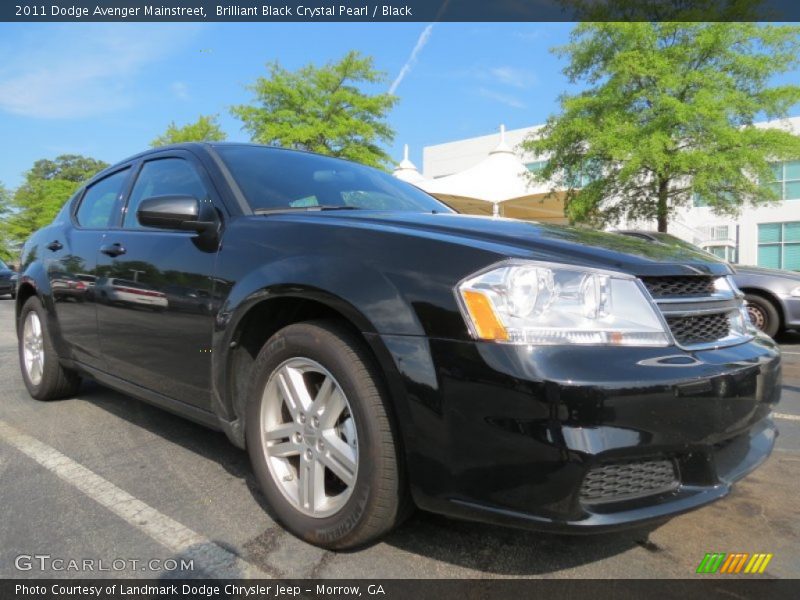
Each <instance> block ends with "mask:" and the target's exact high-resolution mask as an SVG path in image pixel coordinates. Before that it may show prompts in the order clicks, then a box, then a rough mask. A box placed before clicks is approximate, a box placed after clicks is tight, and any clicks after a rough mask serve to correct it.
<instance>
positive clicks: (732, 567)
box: [697, 552, 773, 574]
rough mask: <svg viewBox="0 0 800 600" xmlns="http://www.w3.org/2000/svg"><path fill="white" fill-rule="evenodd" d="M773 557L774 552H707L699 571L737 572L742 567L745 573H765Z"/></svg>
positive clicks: (740, 570)
mask: <svg viewBox="0 0 800 600" xmlns="http://www.w3.org/2000/svg"><path fill="white" fill-rule="evenodd" d="M772 557H773V555H772V554H766V553H757V554H752V555H751V554H749V553H747V552H734V553H731V554H727V553H725V552H707V553H706V555H705V556H704V557H703V560H701V561H700V565H699V566H698V567H697V573H717V572H719V573H726V574H736V573H741V572H742V569H744V573H753V574H755V573H763V572H764V570H765V569H766V568H767V565H768V564H769V561H771V560H772ZM745 565H746V566H745Z"/></svg>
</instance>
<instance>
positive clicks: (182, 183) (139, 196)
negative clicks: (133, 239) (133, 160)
mask: <svg viewBox="0 0 800 600" xmlns="http://www.w3.org/2000/svg"><path fill="white" fill-rule="evenodd" d="M172 195H179V196H193V197H195V198H197V199H198V200H205V199H207V198H208V191H207V190H206V186H205V185H204V184H203V180H202V179H201V178H200V175H199V173H198V172H197V171H196V170H195V168H194V166H193V165H192V164H191V163H190V162H189V161H186V160H183V159H182V158H160V159H158V160H151V161H148V162H146V163H145V164H144V166H143V167H142V171H141V172H140V173H139V177H137V178H136V183H135V184H134V186H133V190H131V196H130V199H129V200H128V208H127V210H126V211H125V221H124V222H123V225H122V226H123V227H125V228H126V229H139V228H141V227H144V226H143V225H140V224H139V220H138V219H137V218H136V211H137V210H138V209H139V205H140V204H141V203H142V200H144V199H146V198H152V197H153V196H172Z"/></svg>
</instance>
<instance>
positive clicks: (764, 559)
mask: <svg viewBox="0 0 800 600" xmlns="http://www.w3.org/2000/svg"><path fill="white" fill-rule="evenodd" d="M772 556H773V555H772V554H753V557H752V558H751V559H750V562H749V563H747V566H746V567H745V569H744V572H745V573H763V572H764V569H766V568H767V565H768V564H769V561H771V560H772Z"/></svg>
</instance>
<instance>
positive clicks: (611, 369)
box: [16, 144, 781, 548]
mask: <svg viewBox="0 0 800 600" xmlns="http://www.w3.org/2000/svg"><path fill="white" fill-rule="evenodd" d="M16 317H17V323H18V327H17V329H18V336H19V358H20V364H21V368H22V375H23V378H24V381H25V385H26V386H27V388H28V390H29V392H30V394H31V395H32V396H33V397H34V398H36V399H39V400H52V399H56V398H62V397H66V396H70V395H72V394H75V393H76V392H77V390H78V386H79V383H80V380H81V378H83V377H89V378H92V379H94V380H97V381H99V382H100V383H102V384H105V385H108V386H110V387H113V388H115V389H117V390H120V391H122V392H124V393H126V394H129V395H131V396H135V397H137V398H140V399H142V400H144V401H147V402H151V403H153V404H155V405H158V406H160V407H163V408H165V409H167V410H170V411H173V412H175V413H178V414H180V415H183V416H185V417H187V418H189V419H193V420H194V421H197V422H199V423H202V424H205V425H207V426H209V427H212V428H216V429H220V430H222V431H224V432H225V433H226V434H227V435H228V437H229V438H230V440H231V441H232V442H233V443H234V444H236V445H237V446H239V447H241V448H246V449H247V451H248V452H249V455H250V458H251V461H252V465H253V470H254V472H255V475H256V477H257V479H258V482H259V484H260V486H261V489H262V490H263V493H264V495H265V496H266V499H267V502H268V504H269V506H270V507H271V510H272V512H273V513H274V516H275V517H276V518H277V519H278V520H279V521H280V522H281V523H282V524H283V525H284V526H285V527H286V528H287V529H289V530H291V531H292V532H294V533H295V534H296V535H298V536H300V537H302V538H303V539H305V540H308V541H309V542H311V543H314V544H318V545H320V546H324V547H328V548H351V547H356V546H360V545H363V544H365V543H368V542H370V541H372V540H375V539H376V538H378V537H379V536H381V535H382V534H384V533H386V532H387V531H389V530H390V529H391V528H392V527H393V526H395V525H396V524H398V523H399V522H400V521H401V520H402V519H403V517H404V516H405V515H407V514H408V512H409V510H410V509H411V507H413V506H418V507H420V508H422V509H425V510H429V511H434V512H439V513H444V514H447V515H453V516H458V517H463V518H467V519H477V520H481V521H488V522H492V523H498V524H508V525H515V526H523V527H529V528H535V529H549V530H556V531H564V532H597V531H605V530H609V529H614V528H619V527H629V526H636V525H642V524H645V523H651V522H658V521H660V520H663V519H665V518H666V517H669V516H672V515H675V514H677V513H680V512H684V511H687V510H690V509H693V508H697V507H699V506H701V505H703V504H706V503H708V502H711V501H713V500H716V499H718V498H721V497H723V496H725V495H726V494H727V493H728V492H729V490H730V487H731V485H732V484H733V482H734V481H735V480H737V479H739V478H740V477H742V476H744V475H745V474H746V473H748V472H749V471H751V470H752V469H754V468H755V467H756V466H757V465H759V464H760V463H761V462H762V461H763V460H764V459H765V458H766V457H767V456H768V455H769V453H770V451H771V449H772V447H773V444H774V440H775V436H776V431H775V426H774V424H773V421H772V419H771V418H770V411H771V409H772V408H773V407H774V405H775V403H776V402H777V401H778V398H779V394H780V383H781V376H780V373H781V371H780V355H779V352H778V349H777V347H776V346H775V345H774V343H773V342H772V341H771V340H770V339H769V338H767V337H766V336H764V335H762V334H760V333H758V332H757V331H756V330H755V329H754V328H753V327H752V326H751V325H750V323H749V321H748V318H747V313H746V311H745V310H744V307H743V301H742V294H741V293H740V292H739V291H738V289H737V288H736V286H735V284H733V283H732V281H731V279H730V270H729V268H728V266H727V265H726V264H725V263H723V262H717V261H715V260H714V259H713V258H712V257H709V256H708V255H707V254H705V253H702V252H694V251H692V250H690V249H685V248H684V249H675V248H670V247H667V246H664V245H659V244H648V243H646V242H642V241H640V240H636V239H632V238H626V237H622V236H619V235H614V234H605V233H600V232H596V231H584V230H579V229H570V228H561V227H553V226H545V225H538V224H534V223H528V222H522V221H515V220H510V219H497V218H494V219H493V218H483V217H472V216H462V215H458V214H454V213H453V212H452V211H451V210H450V209H449V208H447V206H445V205H443V204H441V203H440V202H438V201H437V200H436V199H434V198H432V197H430V196H428V195H427V194H425V193H423V192H421V191H420V190H418V189H417V188H415V187H412V186H410V185H407V184H405V183H403V182H401V181H398V180H396V179H394V178H392V177H390V176H388V175H386V174H384V173H381V172H379V171H377V170H373V169H369V168H366V167H362V166H358V165H355V164H352V163H349V162H345V161H341V160H337V159H332V158H327V157H322V156H317V155H314V154H307V153H303V152H295V151H289V150H279V149H275V148H268V147H263V146H254V145H246V144H183V145H177V146H173V147H167V148H162V149H157V150H151V151H148V152H145V153H143V154H139V155H137V156H134V157H132V158H130V159H128V160H125V161H123V162H121V163H119V164H118V165H116V166H113V167H111V168H109V169H106V170H105V171H103V172H102V173H100V174H98V175H97V176H96V177H94V178H93V179H92V180H91V181H89V182H88V183H86V184H85V185H84V186H82V187H81V189H80V191H78V192H77V193H76V194H75V196H74V197H73V198H72V199H70V200H69V202H67V204H66V205H65V206H64V208H63V210H62V211H61V212H60V214H59V215H58V216H57V217H56V219H55V220H54V221H53V223H52V224H51V225H49V226H48V227H45V228H44V229H41V230H40V231H38V232H36V233H35V234H34V235H33V236H32V237H31V239H30V240H28V242H27V243H26V244H25V246H24V250H23V253H22V266H21V270H20V276H19V284H18V292H17V300H16ZM219 501H220V502H224V498H220V499H219Z"/></svg>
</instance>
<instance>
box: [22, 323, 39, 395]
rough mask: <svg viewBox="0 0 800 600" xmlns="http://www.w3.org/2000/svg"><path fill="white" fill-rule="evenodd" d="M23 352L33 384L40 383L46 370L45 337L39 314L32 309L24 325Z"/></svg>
mask: <svg viewBox="0 0 800 600" xmlns="http://www.w3.org/2000/svg"><path fill="white" fill-rule="evenodd" d="M22 354H23V358H24V363H25V373H26V374H27V375H28V379H29V380H30V382H31V383H32V384H33V385H39V383H41V381H42V373H43V372H44V338H43V336H42V322H41V321H40V320H39V315H38V314H36V312H34V311H30V312H29V313H28V315H27V316H26V317H25V323H24V325H23V326H22Z"/></svg>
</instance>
